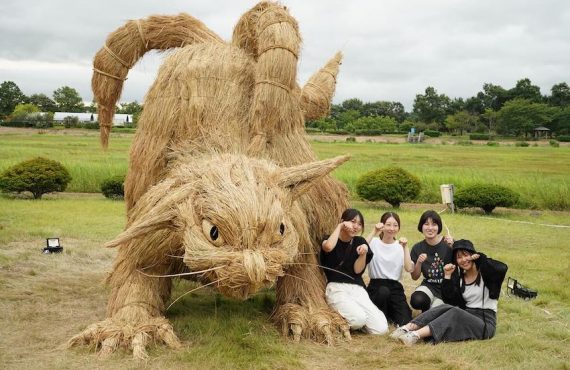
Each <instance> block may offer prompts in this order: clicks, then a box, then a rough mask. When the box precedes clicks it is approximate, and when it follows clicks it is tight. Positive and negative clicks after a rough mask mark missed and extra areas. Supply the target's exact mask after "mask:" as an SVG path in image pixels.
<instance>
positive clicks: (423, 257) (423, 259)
mask: <svg viewBox="0 0 570 370" xmlns="http://www.w3.org/2000/svg"><path fill="white" fill-rule="evenodd" d="M426 258H427V254H425V253H422V254H420V255H419V256H418V263H424V261H425V260H426Z"/></svg>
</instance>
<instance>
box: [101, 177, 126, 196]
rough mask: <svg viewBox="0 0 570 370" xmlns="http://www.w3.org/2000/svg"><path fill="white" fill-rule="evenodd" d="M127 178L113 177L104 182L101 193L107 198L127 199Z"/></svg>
mask: <svg viewBox="0 0 570 370" xmlns="http://www.w3.org/2000/svg"><path fill="white" fill-rule="evenodd" d="M124 183H125V176H113V177H111V178H108V179H107V180H105V181H103V183H102V184H101V192H102V193H103V195H104V196H105V198H110V199H122V198H124V197H125V188H124Z"/></svg>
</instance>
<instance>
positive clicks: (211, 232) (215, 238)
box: [202, 220, 224, 247]
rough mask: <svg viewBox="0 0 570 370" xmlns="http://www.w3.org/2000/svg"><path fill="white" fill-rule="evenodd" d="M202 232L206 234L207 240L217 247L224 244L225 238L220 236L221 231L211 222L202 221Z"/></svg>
mask: <svg viewBox="0 0 570 370" xmlns="http://www.w3.org/2000/svg"><path fill="white" fill-rule="evenodd" d="M202 232H203V233H204V236H206V239H208V241H210V242H211V243H212V244H214V245H215V246H216V247H219V246H221V245H222V244H224V238H222V236H221V235H220V230H219V229H218V227H217V226H216V225H214V224H213V223H211V222H210V221H208V220H202Z"/></svg>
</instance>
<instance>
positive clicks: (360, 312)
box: [326, 283, 388, 334]
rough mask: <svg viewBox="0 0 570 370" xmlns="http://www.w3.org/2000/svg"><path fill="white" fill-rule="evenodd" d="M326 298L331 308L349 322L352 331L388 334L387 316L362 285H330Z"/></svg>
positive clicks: (328, 285)
mask: <svg viewBox="0 0 570 370" xmlns="http://www.w3.org/2000/svg"><path fill="white" fill-rule="evenodd" d="M326 298H327V303H328V304H329V306H330V307H331V308H332V309H334V310H335V311H337V312H338V313H339V314H340V315H341V316H342V317H344V318H345V319H346V321H348V325H350V328H351V329H354V330H357V329H362V330H364V331H366V332H367V333H370V334H385V333H386V332H388V322H387V321H386V316H384V313H382V311H380V310H379V309H378V307H376V305H374V303H372V301H371V300H370V298H369V297H368V293H367V292H366V290H365V289H364V288H363V287H361V286H360V285H356V284H347V283H328V284H327V289H326Z"/></svg>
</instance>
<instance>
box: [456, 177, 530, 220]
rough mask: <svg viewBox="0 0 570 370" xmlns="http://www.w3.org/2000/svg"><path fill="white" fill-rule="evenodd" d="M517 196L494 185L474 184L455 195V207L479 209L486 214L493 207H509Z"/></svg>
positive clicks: (491, 210) (514, 202) (517, 198)
mask: <svg viewBox="0 0 570 370" xmlns="http://www.w3.org/2000/svg"><path fill="white" fill-rule="evenodd" d="M518 200H519V195H518V194H517V193H516V192H514V191H512V190H511V189H509V188H506V187H504V186H501V185H495V184H474V185H471V186H466V187H464V188H461V189H459V190H458V191H457V192H456V193H455V199H454V201H455V205H456V206H457V207H459V208H466V207H479V208H482V209H483V211H485V213H486V214H490V213H491V212H493V210H494V209H495V207H510V206H513V205H514V204H516V203H517V201H518Z"/></svg>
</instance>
